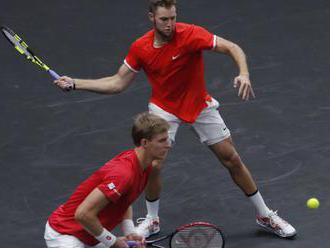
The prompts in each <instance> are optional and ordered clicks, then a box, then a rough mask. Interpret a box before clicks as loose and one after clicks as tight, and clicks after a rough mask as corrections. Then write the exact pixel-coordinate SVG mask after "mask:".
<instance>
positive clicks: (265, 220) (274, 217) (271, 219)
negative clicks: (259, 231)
mask: <svg viewBox="0 0 330 248" xmlns="http://www.w3.org/2000/svg"><path fill="white" fill-rule="evenodd" d="M256 221H257V224H258V225H259V226H261V227H262V228H264V229H266V230H267V231H269V232H272V233H275V234H276V235H278V236H280V237H282V238H291V237H293V236H295V235H296V234H297V231H296V229H295V228H294V227H293V226H292V225H290V224H289V223H288V222H287V221H285V220H283V219H282V218H281V217H280V216H278V214H277V211H272V210H271V212H270V213H269V215H268V216H260V215H259V216H258V215H257V220H256Z"/></svg>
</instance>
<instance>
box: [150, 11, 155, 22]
mask: <svg viewBox="0 0 330 248" xmlns="http://www.w3.org/2000/svg"><path fill="white" fill-rule="evenodd" d="M148 17H149V20H150V21H151V22H154V20H155V14H154V13H152V12H150V11H149V12H148Z"/></svg>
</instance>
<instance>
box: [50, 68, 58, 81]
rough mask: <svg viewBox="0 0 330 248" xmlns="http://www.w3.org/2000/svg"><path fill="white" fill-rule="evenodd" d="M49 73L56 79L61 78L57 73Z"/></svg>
mask: <svg viewBox="0 0 330 248" xmlns="http://www.w3.org/2000/svg"><path fill="white" fill-rule="evenodd" d="M48 72H49V74H50V75H51V76H52V77H53V78H54V79H59V78H60V75H58V74H57V73H56V72H55V71H53V70H50V69H49V70H48Z"/></svg>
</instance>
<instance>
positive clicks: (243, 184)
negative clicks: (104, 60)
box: [54, 0, 296, 237]
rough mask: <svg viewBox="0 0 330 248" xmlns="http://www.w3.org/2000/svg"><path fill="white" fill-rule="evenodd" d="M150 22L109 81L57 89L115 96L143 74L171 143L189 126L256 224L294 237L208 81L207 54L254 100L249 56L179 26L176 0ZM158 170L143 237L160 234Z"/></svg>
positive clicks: (153, 0)
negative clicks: (226, 62) (227, 65)
mask: <svg viewBox="0 0 330 248" xmlns="http://www.w3.org/2000/svg"><path fill="white" fill-rule="evenodd" d="M149 3H150V4H149V13H148V16H149V19H150V21H151V23H152V25H153V29H152V30H150V31H149V32H147V33H146V34H144V35H143V36H142V37H140V38H138V39H137V40H136V41H135V42H133V44H132V45H131V47H130V50H129V52H128V55H127V56H126V58H125V60H124V63H123V65H121V67H120V68H119V70H118V72H117V73H116V74H115V75H113V76H110V77H105V78H101V79H96V80H90V79H88V80H83V79H72V78H70V77H66V76H64V77H61V78H60V79H59V80H56V81H54V83H55V84H56V85H57V86H59V87H60V88H61V89H63V90H70V89H71V88H75V89H77V90H88V91H92V92H98V93H105V94H116V93H120V92H122V91H123V90H125V89H126V88H127V87H128V86H129V85H130V84H131V83H132V82H133V80H134V78H135V76H136V74H137V73H138V72H139V71H140V70H141V69H143V70H144V72H145V73H146V75H147V78H148V80H149V82H150V84H151V87H152V95H151V98H150V102H149V111H150V112H151V113H155V114H157V115H158V116H161V117H163V118H164V119H166V120H167V121H168V122H169V123H170V130H169V135H170V139H171V141H172V142H174V140H175V135H176V132H177V130H178V127H179V126H180V124H181V123H190V124H191V125H192V127H193V128H194V129H195V131H196V133H197V134H198V136H199V138H200V141H201V142H202V143H204V144H206V145H207V146H208V147H209V148H210V149H211V151H212V152H213V153H214V154H215V156H216V157H217V158H218V159H219V161H220V162H221V163H222V164H223V165H224V166H225V167H226V168H227V169H228V170H229V173H230V175H231V177H232V179H233V181H234V182H235V183H236V184H237V185H238V186H239V187H240V189H241V190H242V191H243V192H244V193H245V194H246V196H247V197H248V199H250V201H251V202H252V204H253V205H254V207H255V208H256V211H257V218H256V222H257V224H259V225H260V226H262V227H263V228H266V229H267V230H269V231H271V232H273V233H275V234H277V235H279V236H281V237H292V236H294V235H295V234H296V230H295V228H294V227H293V226H292V225H290V224H289V223H288V222H286V221H285V220H283V219H282V218H281V217H280V216H279V215H278V214H277V211H273V210H271V209H269V208H268V206H267V205H266V204H265V202H264V200H263V198H262V196H261V194H260V192H259V190H258V188H257V186H256V183H255V181H254V180H253V178H252V176H251V174H250V172H249V170H248V168H247V167H246V166H245V164H244V163H243V162H242V160H241V158H240V156H239V154H238V152H237V150H236V149H235V147H234V145H233V141H232V138H231V134H230V131H229V128H228V127H227V126H226V124H225V123H224V121H223V119H222V118H221V116H220V114H219V112H218V110H217V108H218V107H219V103H218V101H217V100H216V99H214V98H213V97H211V95H210V94H209V93H208V92H207V90H206V86H205V79H204V64H203V51H205V50H211V51H214V52H216V53H219V54H226V55H229V56H230V57H231V58H232V59H233V60H234V62H235V63H236V65H237V67H238V71H239V74H238V76H237V77H235V79H234V84H233V86H234V88H237V89H238V96H239V97H240V98H241V99H242V100H249V98H251V97H253V98H254V97H255V95H254V92H253V89H252V86H251V81H250V78H249V71H248V66H247V62H246V56H245V54H244V52H243V50H242V49H241V48H240V47H239V46H238V45H237V44H235V43H233V42H231V41H228V40H226V39H224V38H221V37H219V36H217V35H215V34H212V33H210V32H209V31H207V30H206V29H205V28H202V27H200V26H197V25H191V24H185V23H177V22H176V18H177V13H176V1H175V0H150V1H149ZM161 165H162V163H159V166H158V172H157V170H154V172H153V175H152V177H150V179H149V183H148V186H147V188H146V204H147V211H148V214H147V216H146V218H145V219H143V221H142V222H141V223H140V225H139V227H138V232H139V233H140V234H143V235H144V236H145V237H149V236H150V235H152V234H155V233H157V232H159V230H160V228H159V217H158V210H159V197H160V192H161V185H162V184H161V177H160V170H161Z"/></svg>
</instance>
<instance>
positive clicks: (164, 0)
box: [149, 0, 176, 13]
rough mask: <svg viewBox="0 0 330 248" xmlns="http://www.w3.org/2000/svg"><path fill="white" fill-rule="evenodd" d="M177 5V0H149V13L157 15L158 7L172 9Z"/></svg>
mask: <svg viewBox="0 0 330 248" xmlns="http://www.w3.org/2000/svg"><path fill="white" fill-rule="evenodd" d="M173 5H174V6H175V5H176V0H149V12H152V13H155V11H156V9H157V8H158V7H165V8H170V7H172V6H173Z"/></svg>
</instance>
